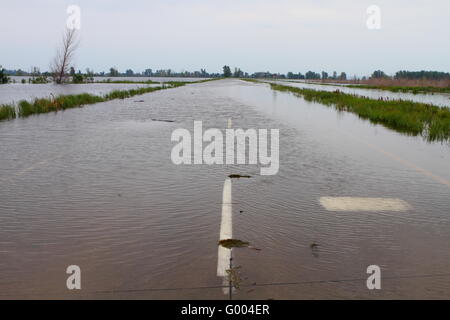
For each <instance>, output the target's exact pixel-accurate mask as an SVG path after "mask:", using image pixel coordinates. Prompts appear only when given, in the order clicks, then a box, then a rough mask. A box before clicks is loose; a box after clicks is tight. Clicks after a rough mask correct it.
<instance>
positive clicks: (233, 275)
mask: <svg viewBox="0 0 450 320" xmlns="http://www.w3.org/2000/svg"><path fill="white" fill-rule="evenodd" d="M240 268H241V267H240V266H237V267H234V268H231V269H227V270H225V271H226V272H227V275H228V281H230V283H231V285H232V286H233V287H234V288H235V289H239V286H240V284H241V282H242V279H241V277H240V275H239V271H238V269H240Z"/></svg>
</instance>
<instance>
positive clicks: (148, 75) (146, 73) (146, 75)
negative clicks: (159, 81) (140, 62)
mask: <svg viewBox="0 0 450 320" xmlns="http://www.w3.org/2000/svg"><path fill="white" fill-rule="evenodd" d="M143 75H144V76H145V77H151V76H152V75H153V71H152V69H145V71H144V73H143Z"/></svg>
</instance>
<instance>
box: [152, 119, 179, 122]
mask: <svg viewBox="0 0 450 320" xmlns="http://www.w3.org/2000/svg"><path fill="white" fill-rule="evenodd" d="M152 121H159V122H175V121H174V120H166V119H152Z"/></svg>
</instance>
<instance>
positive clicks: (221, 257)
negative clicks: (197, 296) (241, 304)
mask: <svg viewBox="0 0 450 320" xmlns="http://www.w3.org/2000/svg"><path fill="white" fill-rule="evenodd" d="M232 214H233V212H232V204H231V179H230V178H227V179H226V180H225V183H224V185H223V197H222V221H221V223H220V239H219V240H226V239H233V219H232ZM231 250H232V249H227V248H225V247H222V246H220V245H219V252H218V259H217V276H218V277H226V276H227V272H226V270H228V269H230V258H231ZM226 292H228V290H226Z"/></svg>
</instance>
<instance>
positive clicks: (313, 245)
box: [309, 242, 319, 258]
mask: <svg viewBox="0 0 450 320" xmlns="http://www.w3.org/2000/svg"><path fill="white" fill-rule="evenodd" d="M309 247H310V248H311V252H312V255H313V256H314V257H315V258H318V257H319V245H318V244H317V243H315V242H313V243H311V244H310V245H309Z"/></svg>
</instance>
